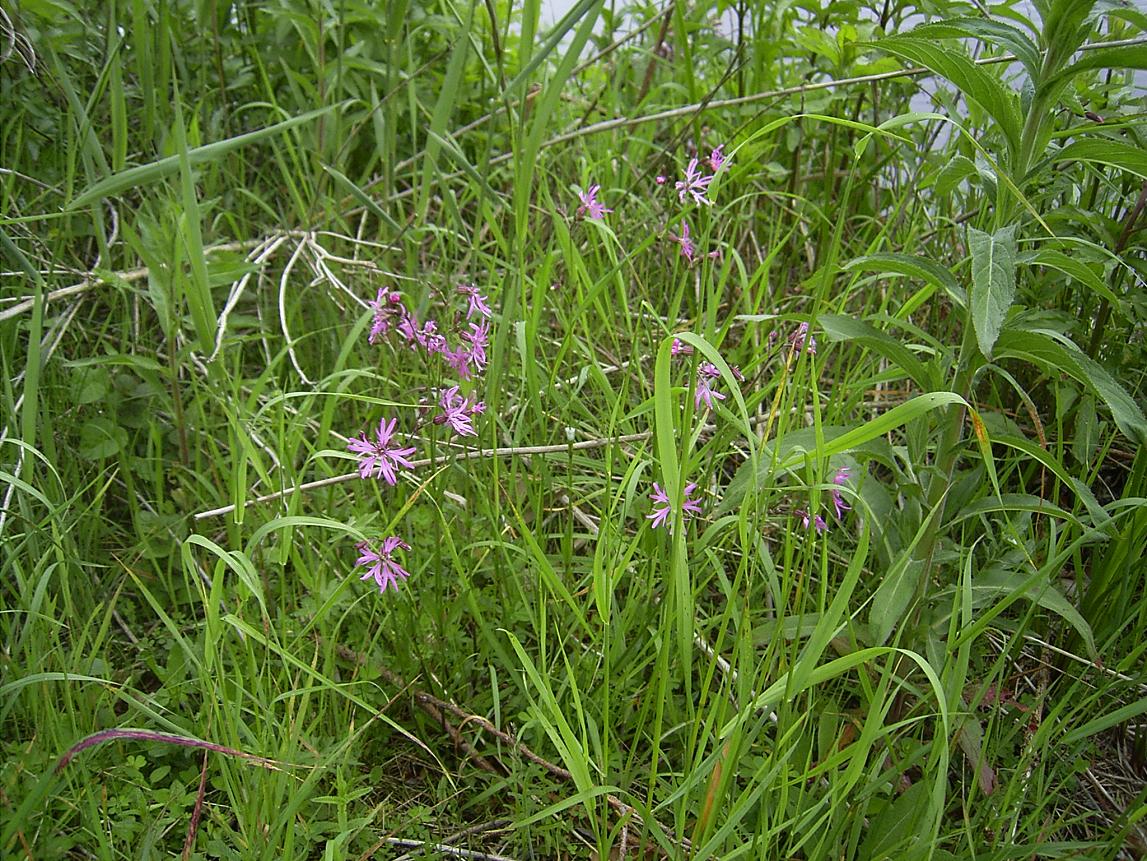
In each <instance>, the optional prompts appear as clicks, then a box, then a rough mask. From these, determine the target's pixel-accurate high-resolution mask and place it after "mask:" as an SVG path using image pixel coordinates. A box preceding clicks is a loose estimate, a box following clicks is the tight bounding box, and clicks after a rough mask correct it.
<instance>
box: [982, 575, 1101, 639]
mask: <svg viewBox="0 0 1147 861" xmlns="http://www.w3.org/2000/svg"><path fill="white" fill-rule="evenodd" d="M983 591H988V592H993V593H1002V594H1005V595H1015V594H1016V593H1019V594H1020V596H1021V597H1023V598H1026V599H1027V600H1029V601H1034V602H1035V603H1036V604H1038V605H1039V606H1040V607H1043V608H1044V609H1045V610H1049V611H1051V612H1052V613H1055V614H1056V615H1057V616H1059V617H1060V618H1061V619H1063V620H1064V621H1065V622H1067V623H1068V624H1069V625H1071V627H1073V628H1075V630H1076V631H1077V632H1078V633H1079V636H1080V637H1082V638H1083V642H1084V644H1085V645H1086V646H1087V652H1088V654H1089V655H1092V656H1095V655H1097V654H1098V652H1096V650H1095V637H1094V636H1093V635H1092V633H1091V626H1090V625H1088V624H1087V620H1085V619H1084V618H1083V616H1082V615H1080V613H1079V611H1078V610H1077V609H1075V607H1074V606H1073V605H1072V603H1071V602H1070V601H1068V600H1067V598H1065V597H1064V596H1063V594H1062V593H1060V591H1059V590H1058V589H1056V588H1055V587H1054V586H1052V585H1051V584H1050V583H1047V582H1044V583H1032V582H1031V577H1030V576H1027V575H1024V574H1023V573H1021V572H1018V571H1006V570H1003V569H1001V568H990V569H988V570H987V571H981V572H979V573H977V574H976V577H975V579H974V580H973V581H972V594H973V597H975V596H976V593H978V592H983Z"/></svg>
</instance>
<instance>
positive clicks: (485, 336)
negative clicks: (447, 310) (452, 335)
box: [462, 321, 490, 371]
mask: <svg viewBox="0 0 1147 861" xmlns="http://www.w3.org/2000/svg"><path fill="white" fill-rule="evenodd" d="M462 340H464V341H467V342H469V344H470V347H469V353H470V361H471V362H473V363H474V367H475V368H477V369H478V370H479V371H481V370H482V369H483V368H485V367H486V364H487V361H486V347H488V346H489V345H490V324H489V323H487V322H485V321H483V323H482V325H480V326H476V325H474V324H473V323H471V324H470V331H469V332H463V333H462Z"/></svg>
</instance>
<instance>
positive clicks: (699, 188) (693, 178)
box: [674, 158, 713, 206]
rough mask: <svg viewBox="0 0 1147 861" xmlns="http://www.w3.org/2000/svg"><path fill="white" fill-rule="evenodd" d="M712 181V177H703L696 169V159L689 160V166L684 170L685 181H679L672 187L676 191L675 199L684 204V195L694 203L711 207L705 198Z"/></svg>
mask: <svg viewBox="0 0 1147 861" xmlns="http://www.w3.org/2000/svg"><path fill="white" fill-rule="evenodd" d="M712 181H713V177H711V176H705V175H704V174H703V173H701V171H699V170H698V169H697V159H695V158H694V159H690V161H689V166H688V167H687V168H685V179H684V180H679V181H678V182H677V184H676V185H675V186H674V187H675V188H676V189H677V197H678V198H679V199H680V201H681V202H682V203H684V202H685V195H687V194H688V195H690V196H691V197H692V198H693V200H694V201H695V202H696V203H700V204H702V205H704V206H712V205H713V201H711V200H709V198H707V197H706V196H705V194H706V193H707V192H708V190H709V183H711V182H712Z"/></svg>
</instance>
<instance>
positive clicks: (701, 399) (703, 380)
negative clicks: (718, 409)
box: [693, 362, 725, 410]
mask: <svg viewBox="0 0 1147 861" xmlns="http://www.w3.org/2000/svg"><path fill="white" fill-rule="evenodd" d="M720 376H721V372H720V371H719V370H717V366H716V365H714V364H713V363H712V362H702V363H701V366H700V367H699V368H697V387H696V388H695V389H694V390H693V408H694V409H698V410H699V409H701V404H702V403H704V404H705V406H706V407H707V408H708V409H713V398H716V399H717V400H719V401H723V400H725V396H724V395H723V394H721V393H720V392H718V391H715V390H714V389H713V381H714V380H716V379H717V378H718V377H720Z"/></svg>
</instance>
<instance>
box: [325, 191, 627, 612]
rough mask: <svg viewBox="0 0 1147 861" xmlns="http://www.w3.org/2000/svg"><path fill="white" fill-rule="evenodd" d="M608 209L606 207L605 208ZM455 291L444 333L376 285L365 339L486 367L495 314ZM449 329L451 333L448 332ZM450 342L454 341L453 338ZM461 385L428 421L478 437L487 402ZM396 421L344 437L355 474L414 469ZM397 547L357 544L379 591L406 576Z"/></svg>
mask: <svg viewBox="0 0 1147 861" xmlns="http://www.w3.org/2000/svg"><path fill="white" fill-rule="evenodd" d="M606 211H608V210H606ZM457 292H458V294H459V295H460V296H461V297H463V298H464V299H465V301H466V313H465V320H464V321H461V315H460V314H455V315H454V317H453V323H454V324H453V325H452V326H450V327H448V330H447V331H443V330H442V329H440V328H439V325H438V323H437V321H435V320H429V319H428V320H425V321H423V322H419V320H418V318H417V317H416V316H415V315H414V314H413V313H412V312H410V311H409V310H407V308H406V305H405V303H404V302H403V296H402V293H400V292H399V291H397V290H384V289H379V291H378V295H377V296H376V297H375V299H374V300H373V301H371V302H368V303H367V305H368V307H369V308H370V311H371V327H370V334H369V335H368V338H367V340H368V341H369V342H370V343H371V344H377V343H378V342H379V341H381V340H383V339H384V338H387V337H388V336H390V335H391V334H392V333H394V334H395V335H396V338H395V342H396V343H397V344H399V345H400V346H405V347H408V348H409V349H411V350H415V351H421V352H423V353H425V355H426V356H427V358H430V357H432V356H436V355H437V356H441V357H442V361H443V362H444V363H445V365H446V366H447V367H448V368H450V370H451V371H453V372H454V374H456V375H457V377H458V379H459V380H462V381H465V380H469V379H472V378H473V377H474V375H475V374H478V373H481V372H482V371H483V370H485V368H486V365H487V363H488V359H487V354H486V351H487V348H488V346H489V339H490V323H489V318H490V317H492V316H493V312H492V311H491V310H490V306H489V305H488V304H487V301H486V297H485V296H484V295H483V294H482V292H481V291H480V290H479V289H478V288H477V287H476V286H474V285H473V284H462V285H460V286H459V287H458V289H457ZM451 330H452V331H451ZM452 340H453V342H454V343H453V344H452V343H451V341H452ZM460 389H461V386H458V385H455V386H450V387H448V388H446V389H444V390H443V391H441V392H440V393H439V397H438V405H439V407H440V408H441V411H440V412H439V413H438V414H436V415H435V416H434V417H433V418H432V419H431V422H432V424H435V425H444V426H447V427H449V428H450V430H451V432H452V433H454V434H457V435H458V436H462V437H465V436H477V431H476V430H475V429H474V418H475V417H476V416H478V415H481V413H483V412H484V411H485V409H486V406H485V404H484V403H482V402H481V401H479V400H477V399H476V398H474V397H473V396H469V395H463V394H461V392H460ZM397 425H398V419H396V418H391V419H390V421H389V422H388V421H387V420H386V419H385V418H384V419H381V420H380V421H379V424H378V430H376V431H375V433H374V437H373V439H372V438H370V437H368V435H367V434H366V433H362V434H360V435H359V436H357V437H354V438H353V439H350V440H348V442H347V449H348V450H349V451H350V452H352V453H353V454H357V455H358V456H359V464H358V474H359V476H360V477H361V478H363V479H367V478H371V477H375V478H379V479H382V480H383V481H385V482H386V483H387V484H389V485H391V486H394V485H396V484H397V483H398V470H399V469H413V468H414V463H413V462H412V461H411V460H410V457H411V456H412V455H413V454H414V453H415V451H416V449H415V448H414V447H412V446H405V447H404V446H401V445H399V444H398V443H397V442H396V441H395V429H396V427H397ZM399 548H401V549H403V550H409V549H410V545H409V544H407V543H406V542H405V541H403V540H402V539H401V538H399V537H398V536H395V535H392V536H390V537H389V538H386V539H384V540H383V542H382V544H381V545H380V546H379V549H378V550H377V551H375V550H373V549H371V547H370V546H369V545H368V544H360V545H359V552H360V554H361V555H360V556H359V558H358V561H357V563H356V564H357V565H359V566H367V572H366V574H364V575H363V577H362V579H363V580H368V579H370V578H372V577H373V578H374V581H375V582H376V583H377V584H378V586H379V590H380V591H382V592H385V591H386V589H387V587H388V586H391V585H393V586H394V588H395V591H397V590H398V582H399V580H405V579H406V578H407V577H409V576H410V575H409V572H407V571H406V569H404V568H403V567H402V566H401V565H400V564H399V563H398V562H397V561H396V560H395V559H394V552H395V551H396V550H398V549H399Z"/></svg>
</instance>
